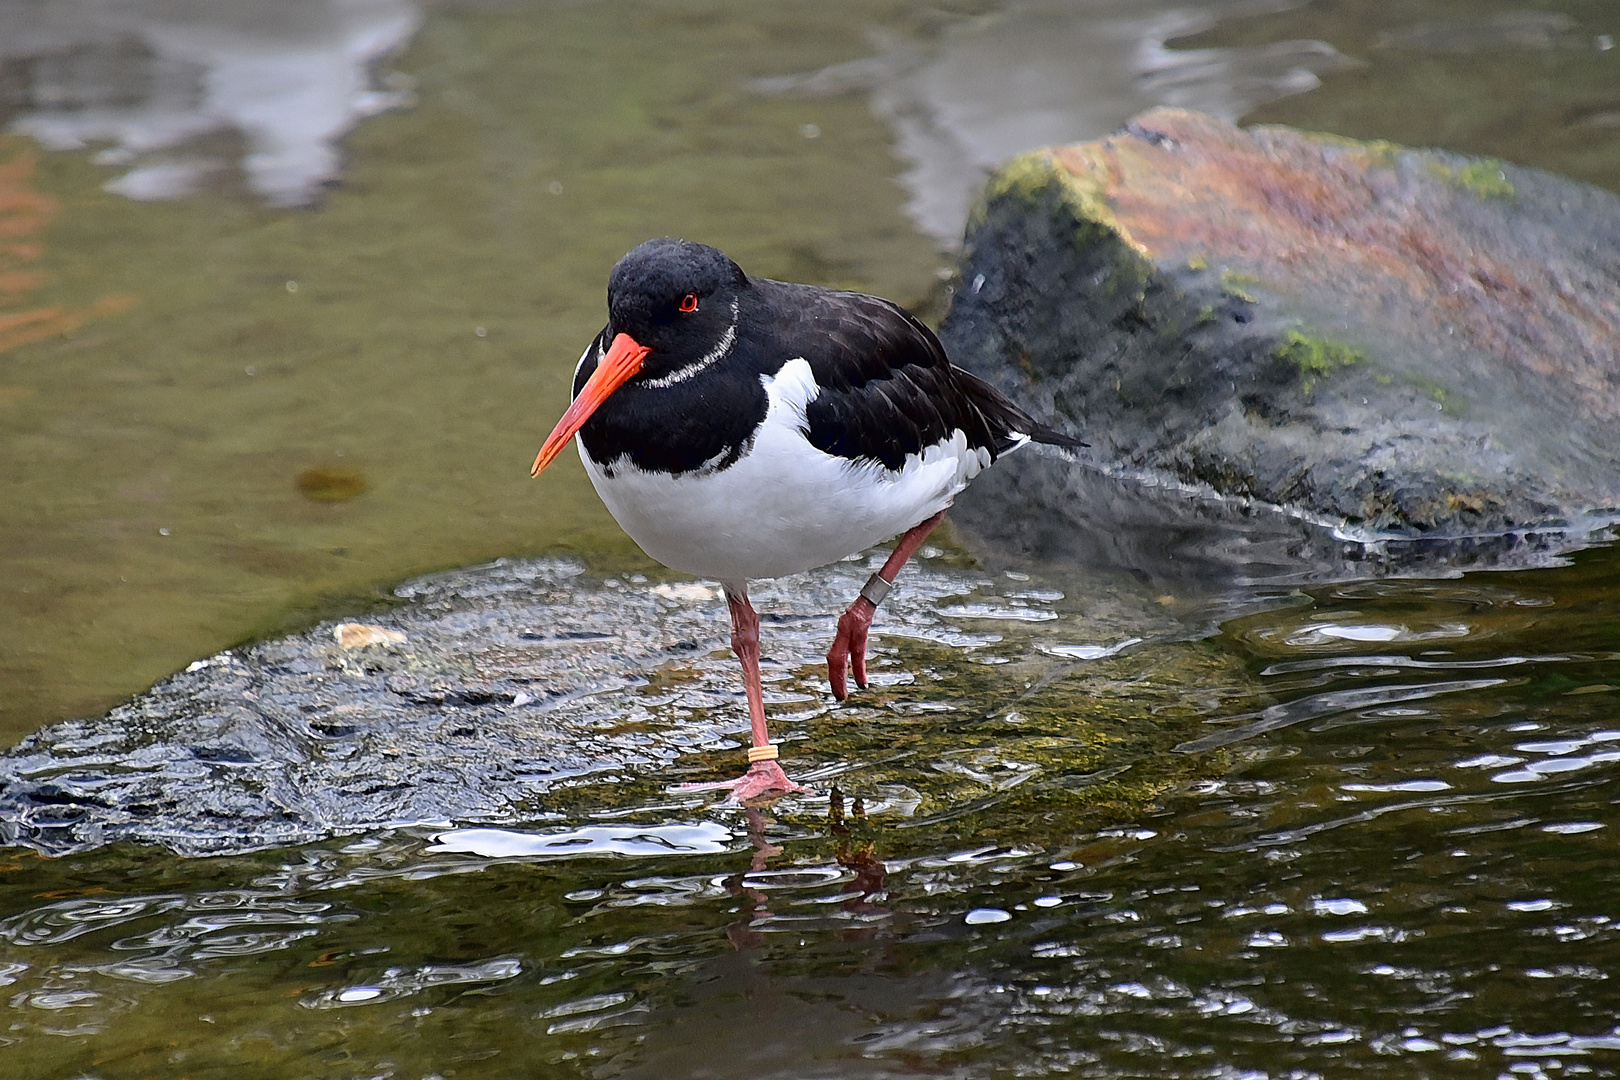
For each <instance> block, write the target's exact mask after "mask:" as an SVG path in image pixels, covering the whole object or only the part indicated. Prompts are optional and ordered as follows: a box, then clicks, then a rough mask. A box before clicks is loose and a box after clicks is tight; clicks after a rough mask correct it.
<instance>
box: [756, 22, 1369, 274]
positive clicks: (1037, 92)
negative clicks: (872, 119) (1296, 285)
mask: <svg viewBox="0 0 1620 1080" xmlns="http://www.w3.org/2000/svg"><path fill="white" fill-rule="evenodd" d="M1296 6H1298V3H1297V0H1269V2H1262V3H1260V4H1256V3H1254V0H1206V2H1204V3H1200V4H1196V5H1194V4H1187V3H1185V2H1182V0H1152V2H1146V3H1144V2H1143V0H1078V2H1076V0H1013V2H1011V3H1007V4H1003V5H999V6H998V7H997V9H996V10H995V12H994V13H993V14H990V15H987V16H985V17H983V18H980V19H976V20H972V21H967V22H964V23H962V24H959V25H957V26H953V27H952V28H951V29H950V30H949V32H947V33H946V34H944V35H943V36H942V37H941V38H940V39H939V40H938V41H936V42H927V43H923V42H918V41H915V40H911V39H906V38H900V37H896V36H893V35H880V36H879V44H881V45H882V46H883V51H882V53H880V54H879V55H877V56H875V57H869V58H864V59H861V60H855V61H846V62H844V63H840V64H837V65H834V66H832V67H828V68H823V69H821V70H819V71H813V72H806V73H802V74H797V75H790V76H772V77H769V78H764V79H758V80H755V82H754V83H753V84H752V85H753V86H754V87H755V89H756V90H759V91H760V92H762V93H772V94H794V95H801V96H807V97H815V96H823V95H829V94H845V93H849V92H851V91H853V90H859V91H863V92H866V93H868V94H870V95H871V100H872V108H873V110H874V111H875V112H876V113H877V114H878V115H879V116H882V117H883V118H884V119H885V120H886V121H887V122H888V123H889V124H890V125H891V126H892V127H893V129H894V135H895V149H896V150H897V151H898V153H899V154H900V155H901V156H902V157H903V158H905V159H906V161H907V163H908V164H909V165H910V168H909V169H908V170H907V171H906V173H905V174H904V176H903V177H902V180H903V181H904V183H905V185H906V188H907V191H908V193H909V194H910V196H911V200H910V202H909V203H908V204H907V213H908V214H909V215H910V217H911V219H912V220H913V221H914V222H915V223H916V224H917V226H918V228H920V229H922V231H923V232H925V233H927V234H928V235H930V236H932V237H933V238H934V239H935V240H937V241H938V242H940V243H941V244H944V245H947V246H952V247H954V246H955V245H957V244H959V243H960V242H961V240H962V224H963V222H964V221H966V220H967V212H968V206H969V204H970V203H971V202H972V200H973V197H974V195H975V194H976V193H977V191H978V189H979V187H980V186H981V185H982V184H983V182H984V179H985V177H986V176H988V175H989V173H990V171H991V170H992V169H994V168H995V167H996V166H997V165H999V164H1001V163H1002V162H1003V161H1006V160H1007V159H1008V158H1011V157H1013V156H1014V155H1016V154H1019V153H1021V152H1023V151H1025V150H1030V149H1034V148H1036V147H1040V146H1051V145H1054V144H1057V143H1069V142H1080V141H1083V140H1088V139H1099V138H1102V137H1103V136H1105V135H1108V134H1110V133H1111V132H1113V131H1114V130H1115V129H1117V128H1118V127H1120V125H1122V124H1124V123H1125V121H1126V120H1128V119H1130V117H1132V116H1134V115H1135V114H1136V113H1138V112H1141V111H1143V110H1144V109H1149V108H1152V107H1153V106H1155V105H1176V106H1181V107H1184V108H1192V109H1200V110H1202V111H1204V112H1208V113H1213V114H1214V115H1216V116H1220V117H1223V118H1225V119H1228V120H1232V121H1236V120H1237V119H1238V118H1239V117H1240V116H1242V115H1243V114H1245V113H1247V112H1248V111H1249V110H1250V109H1253V108H1254V107H1255V106H1256V105H1259V104H1261V103H1263V102H1267V101H1271V100H1273V99H1275V98H1279V97H1286V96H1288V95H1291V94H1302V93H1305V92H1306V91H1309V90H1314V89H1315V88H1316V87H1317V86H1319V85H1321V80H1320V79H1319V78H1318V75H1319V74H1320V73H1323V72H1328V71H1334V70H1341V69H1343V68H1345V67H1348V66H1351V64H1352V61H1350V60H1348V59H1347V58H1345V57H1343V56H1341V55H1340V54H1339V53H1338V52H1337V51H1336V50H1335V49H1334V48H1333V47H1332V46H1331V45H1328V44H1326V43H1324V42H1321V41H1273V42H1269V43H1267V44H1265V45H1256V46H1243V47H1237V48H1204V49H1192V50H1186V49H1172V48H1169V47H1167V45H1166V42H1167V41H1168V40H1169V39H1172V38H1177V37H1184V36H1187V35H1190V34H1195V33H1199V32H1200V31H1205V30H1209V29H1210V28H1212V27H1214V26H1215V25H1217V24H1218V23H1220V22H1221V21H1222V20H1224V19H1227V18H1231V17H1233V16H1242V15H1254V14H1257V13H1258V12H1261V11H1266V10H1276V9H1285V8H1290V7H1296Z"/></svg>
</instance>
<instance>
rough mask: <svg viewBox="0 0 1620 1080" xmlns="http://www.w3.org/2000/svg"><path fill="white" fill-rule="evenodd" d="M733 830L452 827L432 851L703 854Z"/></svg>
mask: <svg viewBox="0 0 1620 1080" xmlns="http://www.w3.org/2000/svg"><path fill="white" fill-rule="evenodd" d="M731 839H732V834H731V830H729V829H727V828H726V827H725V826H724V825H720V824H718V823H716V822H713V821H702V822H698V823H697V824H695V825H682V824H673V825H643V826H637V825H587V826H585V827H584V828H580V829H569V830H567V831H566V832H553V833H523V832H514V831H512V830H510V829H454V830H452V831H450V832H444V833H440V834H439V835H438V836H436V837H434V842H433V846H432V847H429V848H428V849H427V853H428V854H430V855H438V854H469V855H483V856H485V857H486V858H491V859H510V858H523V857H534V856H537V855H541V856H544V855H552V856H567V857H577V856H580V855H640V856H645V855H706V854H714V853H716V852H721V851H725V850H727V849H728V847H729V846H730V844H731Z"/></svg>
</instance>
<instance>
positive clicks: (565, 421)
mask: <svg viewBox="0 0 1620 1080" xmlns="http://www.w3.org/2000/svg"><path fill="white" fill-rule="evenodd" d="M650 352H652V350H651V349H649V348H647V347H646V346H645V345H642V344H639V343H638V342H637V341H636V339H635V338H633V337H631V336H630V335H629V334H620V335H619V336H618V337H616V338H614V339H613V344H612V345H609V346H608V351H607V355H606V356H604V357H602V360H601V362H600V363H599V364H597V365H596V371H595V373H593V374H592V375H591V377H590V379H589V380H588V381H587V382H586V383H585V385H584V387H582V388H581V389H580V392H579V396H578V397H576V398H575V399H574V403H573V404H572V405H570V406H568V411H567V412H565V413H563V415H562V419H561V420H559V421H557V426H556V427H554V428H552V429H551V435H550V436H549V437H548V438H547V439H546V444H545V445H544V446H542V447H541V448H540V454H539V456H537V457H536V458H535V459H534V468H532V469H530V470H529V475H530V476H539V475H540V472H541V470H542V469H544V468H545V467H546V466H547V465H550V464H551V463H552V461H553V460H555V459H556V457H557V455H558V454H560V453H562V449H563V447H565V446H567V445H568V440H569V439H572V438H573V437H574V436H575V435H577V434H578V433H579V429H580V428H582V427H584V426H585V421H587V420H589V419H590V418H591V413H593V412H595V411H596V410H597V409H599V408H601V407H602V402H604V401H606V400H607V399H608V395H609V394H611V393H613V391H615V390H617V389H618V388H619V387H621V386H623V385H624V384H625V383H626V382H628V381H629V380H630V379H631V378H632V377H634V376H635V374H636V372H638V371H640V370H641V362H642V360H644V359H646V357H647V354H648V353H650Z"/></svg>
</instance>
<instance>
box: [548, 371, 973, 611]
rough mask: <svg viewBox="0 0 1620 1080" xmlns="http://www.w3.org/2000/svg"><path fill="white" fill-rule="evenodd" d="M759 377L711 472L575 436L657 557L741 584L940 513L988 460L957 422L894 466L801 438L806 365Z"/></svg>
mask: <svg viewBox="0 0 1620 1080" xmlns="http://www.w3.org/2000/svg"><path fill="white" fill-rule="evenodd" d="M760 384H761V385H762V386H763V388H764V391H765V394H766V398H767V402H768V404H767V407H766V411H765V416H764V419H763V420H762V421H761V422H760V423H759V425H758V426H757V427H756V428H755V430H754V431H753V433H752V435H751V436H750V437H749V440H748V443H747V445H745V446H743V447H741V448H739V449H740V450H741V453H739V454H736V455H735V456H734V457H732V459H731V460H730V461H729V462H727V463H725V464H724V465H723V466H721V467H718V468H716V467H713V465H712V464H711V465H710V467H707V468H698V469H694V470H690V471H683V472H674V473H672V472H652V471H646V470H643V469H640V468H638V467H636V466H635V465H634V464H633V463H632V462H630V461H629V460H626V459H623V458H621V459H619V460H617V461H608V462H597V461H594V460H592V458H591V455H590V454H589V452H588V451H587V450H586V448H585V446H584V444H583V442H581V443H580V457H581V459H582V460H583V461H584V463H585V469H586V472H587V473H588V474H589V475H590V478H591V482H592V484H593V485H594V486H595V487H596V490H597V493H598V494H599V495H600V496H601V498H602V501H603V503H605V504H606V505H607V508H608V510H609V511H610V512H611V513H612V514H613V517H614V518H615V519H616V520H617V521H618V522H619V524H620V526H621V527H623V529H624V530H625V532H627V533H628V534H629V535H630V537H631V539H633V540H635V541H636V543H637V544H639V545H640V546H641V548H642V550H643V551H645V552H646V553H647V554H648V555H650V556H651V557H653V558H654V559H657V560H658V561H659V562H661V563H663V564H664V565H666V566H669V567H671V568H673V569H676V570H681V571H684V572H686V573H690V574H694V575H697V576H699V577H706V578H711V579H714V580H719V581H743V580H747V579H750V578H765V577H780V576H782V575H784V574H792V573H798V572H800V571H803V570H808V569H811V568H812V567H816V566H823V565H826V564H827V563H830V562H836V561H837V560H839V559H841V558H843V557H844V556H846V555H849V554H851V553H852V552H856V551H860V550H862V549H864V548H867V547H870V546H872V545H873V544H877V543H881V542H882V541H884V540H887V539H889V538H890V537H893V536H896V535H898V534H899V533H901V532H904V531H905V530H906V529H909V528H911V527H912V526H913V525H916V524H917V523H918V522H920V521H923V520H924V519H926V518H928V517H931V516H932V515H933V514H936V513H938V512H939V511H940V510H943V509H944V508H946V507H947V506H949V505H950V503H951V500H952V499H953V498H955V496H956V494H957V493H958V492H959V491H961V490H962V488H963V487H965V486H966V485H967V483H968V481H970V480H971V479H973V477H974V476H976V475H978V473H979V472H980V471H982V470H983V469H984V468H985V467H986V466H988V465H989V464H990V461H991V455H990V452H989V450H987V449H985V448H982V447H974V446H970V445H969V443H968V440H967V437H966V436H965V435H964V434H963V433H962V432H961V431H959V430H958V431H953V432H951V433H950V434H949V435H947V436H946V437H945V438H943V439H941V440H940V441H939V442H937V443H935V444H933V445H931V446H927V447H920V448H919V449H918V452H916V453H914V454H911V455H908V456H907V457H906V459H905V460H904V462H903V463H902V464H901V466H900V468H898V469H889V468H886V467H884V466H883V465H882V464H881V463H877V462H872V461H859V460H854V459H851V458H847V457H840V456H837V455H834V454H829V453H827V452H825V451H824V450H820V449H817V448H816V447H815V446H814V445H812V444H811V442H810V440H809V438H808V425H807V422H806V418H805V416H806V410H807V409H808V407H809V406H810V403H811V402H813V401H814V400H815V399H816V397H817V395H818V394H819V393H820V387H819V386H818V385H817V383H816V380H815V376H814V374H813V373H812V371H811V369H810V365H809V363H808V362H806V361H805V360H804V359H802V358H794V359H792V360H789V361H788V362H787V363H785V364H783V365H782V366H781V368H780V369H779V370H778V371H777V372H776V374H774V375H762V376H760ZM715 464H718V463H715Z"/></svg>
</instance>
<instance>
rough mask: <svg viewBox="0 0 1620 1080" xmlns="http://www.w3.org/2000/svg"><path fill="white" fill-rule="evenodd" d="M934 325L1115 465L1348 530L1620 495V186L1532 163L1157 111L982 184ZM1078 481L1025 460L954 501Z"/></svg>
mask: <svg viewBox="0 0 1620 1080" xmlns="http://www.w3.org/2000/svg"><path fill="white" fill-rule="evenodd" d="M941 337H942V338H943V339H944V340H945V343H946V345H947V347H948V348H949V350H950V352H951V355H952V357H953V358H954V359H955V360H956V361H957V362H958V363H960V364H962V365H963V366H965V367H968V368H970V369H972V370H974V371H977V372H979V373H980V374H983V375H985V376H987V377H989V378H991V379H992V380H994V381H995V382H997V383H998V384H1000V385H1001V386H1002V387H1003V388H1005V389H1007V390H1009V391H1010V392H1011V393H1013V394H1014V395H1015V396H1016V397H1018V398H1019V399H1021V400H1024V401H1026V402H1028V403H1030V404H1033V405H1035V406H1036V407H1037V409H1038V410H1045V411H1046V412H1047V413H1048V415H1051V416H1055V417H1057V418H1059V421H1060V423H1063V424H1066V425H1068V426H1070V427H1072V428H1073V429H1074V430H1076V431H1078V432H1079V433H1081V434H1082V435H1083V436H1084V437H1085V438H1086V439H1087V440H1088V441H1089V442H1090V443H1091V444H1092V446H1093V449H1092V450H1091V451H1090V453H1091V455H1092V457H1093V458H1094V459H1095V460H1096V461H1098V462H1102V463H1105V464H1106V466H1107V467H1108V468H1110V469H1112V470H1113V471H1115V472H1116V473H1117V472H1125V473H1133V472H1134V473H1138V474H1141V475H1146V476H1150V477H1151V476H1156V477H1160V478H1162V479H1164V480H1172V481H1175V482H1178V483H1182V484H1188V485H1192V486H1193V487H1194V488H1196V489H1199V490H1205V491H1209V492H1212V493H1215V494H1218V495H1221V496H1228V497H1235V498H1238V499H1242V500H1251V501H1253V502H1256V503H1259V504H1266V505H1270V506H1273V507H1281V508H1284V509H1285V510H1286V511H1287V512H1288V513H1289V514H1291V515H1293V516H1294V517H1295V518H1297V519H1299V520H1301V521H1305V522H1315V523H1317V524H1318V525H1320V526H1323V527H1325V528H1327V529H1331V530H1337V532H1338V533H1339V534H1340V536H1341V538H1342V537H1345V536H1352V537H1356V538H1360V539H1383V538H1408V539H1410V538H1432V537H1446V538H1459V537H1478V536H1481V535H1488V534H1504V533H1513V532H1524V531H1527V530H1529V531H1534V530H1548V529H1550V530H1565V531H1570V532H1578V533H1583V532H1585V531H1587V530H1588V529H1589V528H1591V527H1593V526H1594V525H1595V524H1597V523H1599V522H1602V521H1606V520H1611V519H1612V517H1613V516H1614V514H1615V511H1616V508H1617V507H1620V198H1616V197H1615V196H1614V195H1611V194H1609V193H1607V192H1604V191H1600V190H1598V189H1596V188H1592V187H1589V186H1587V185H1584V184H1580V183H1576V182H1574V181H1570V180H1566V179H1562V178H1560V177H1557V176H1552V175H1550V174H1547V173H1543V172H1539V171H1536V170H1534V169H1527V168H1520V167H1517V166H1512V165H1507V164H1504V163H1501V162H1496V161H1484V160H1479V159H1472V158H1465V157H1460V156H1458V155H1455V154H1450V153H1445V152H1442V151H1436V150H1411V149H1405V148H1402V147H1398V146H1393V145H1390V144H1387V143H1359V142H1352V141H1350V140H1346V139H1341V138H1337V137H1334V136H1327V135H1316V134H1310V133H1305V132H1299V131H1294V130H1291V129H1287V128H1270V127H1262V128H1254V129H1249V130H1243V129H1239V128H1237V127H1234V126H1232V125H1230V124H1227V123H1224V122H1222V121H1219V120H1215V119H1212V118H1210V117H1206V116H1201V115H1198V114H1195V113H1190V112H1185V111H1181V110H1174V109H1156V110H1153V111H1151V112H1148V113H1145V114H1143V115H1142V116H1140V117H1139V118H1138V119H1137V120H1135V121H1134V122H1132V123H1131V124H1129V125H1128V126H1127V127H1126V128H1125V129H1124V130H1122V131H1121V132H1119V133H1118V134H1116V135H1114V136H1112V137H1110V138H1108V139H1105V140H1102V141H1100V142H1095V143H1086V144H1081V145H1075V146H1066V147H1058V148H1055V149H1051V150H1045V151H1040V152H1038V153H1034V154H1030V155H1026V156H1024V157H1022V158H1019V159H1016V160H1015V161H1013V162H1012V163H1010V164H1009V165H1007V166H1006V167H1005V168H1003V169H1002V170H1001V171H1000V172H999V173H998V174H997V175H996V176H995V177H994V178H993V179H992V180H991V182H990V185H989V187H988V189H987V192H986V195H985V197H984V199H983V201H982V202H981V203H980V205H979V206H978V207H977V208H976V210H975V213H974V216H973V218H972V219H971V220H970V222H969V226H968V232H967V243H966V250H965V253H964V257H963V261H962V280H961V286H960V288H959V289H958V290H957V292H956V295H955V297H954V299H953V302H952V307H951V310H950V312H949V314H948V316H947V317H946V319H945V322H944V326H943V327H942V331H941ZM1088 485H1090V486H1095V481H1091V480H1087V479H1086V478H1085V477H1084V476H1082V475H1079V474H1078V473H1077V470H1074V469H1072V468H1068V467H1067V466H1066V465H1065V464H1064V463H1061V462H1053V461H1051V460H1042V459H1040V458H1037V457H1035V456H1033V455H1031V456H1028V457H1024V456H1020V458H1015V459H1011V460H1009V461H1008V462H1007V469H1006V475H1005V476H1003V477H1002V478H1000V479H997V480H994V481H991V482H989V483H985V484H982V485H980V486H981V487H982V488H983V490H982V491H980V490H975V491H973V492H971V493H970V495H969V497H968V498H967V500H966V503H967V508H968V516H969V517H970V518H971V519H973V520H974V521H975V522H977V523H979V524H981V525H983V526H984V527H985V530H986V531H989V532H992V533H993V532H996V531H998V530H1001V531H1005V528H1007V527H1010V526H1009V525H1008V523H1012V522H1016V521H1018V520H1019V519H1020V518H1026V519H1027V517H1028V514H1027V510H1026V508H1027V507H1028V506H1029V505H1030V504H1031V502H1032V501H1033V502H1035V503H1037V504H1039V505H1041V506H1042V508H1043V513H1045V514H1048V515H1055V516H1052V517H1051V518H1050V525H1051V528H1061V525H1060V524H1059V523H1061V522H1067V523H1069V525H1070V526H1071V527H1073V526H1075V525H1078V526H1080V527H1082V528H1083V527H1085V526H1086V524H1087V522H1088V521H1089V520H1090V518H1091V517H1092V508H1091V507H1090V506H1088V505H1087V504H1086V502H1084V501H1082V499H1081V498H1078V497H1077V496H1080V495H1084V494H1085V491H1084V490H1083V489H1087V486H1088ZM1183 498H1184V497H1183Z"/></svg>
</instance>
